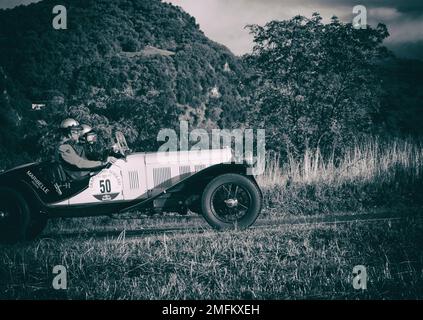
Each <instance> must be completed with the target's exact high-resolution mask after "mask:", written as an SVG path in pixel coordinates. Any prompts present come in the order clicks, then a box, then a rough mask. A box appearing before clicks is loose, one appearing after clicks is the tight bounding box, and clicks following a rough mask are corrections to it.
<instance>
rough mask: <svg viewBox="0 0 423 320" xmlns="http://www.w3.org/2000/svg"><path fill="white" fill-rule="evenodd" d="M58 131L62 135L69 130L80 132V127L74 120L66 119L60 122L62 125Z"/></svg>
mask: <svg viewBox="0 0 423 320" xmlns="http://www.w3.org/2000/svg"><path fill="white" fill-rule="evenodd" d="M60 129H61V130H62V131H63V132H64V133H69V132H70V131H71V130H79V131H81V130H82V127H81V126H80V125H79V122H78V121H76V120H75V119H71V118H68V119H65V120H63V121H62V123H61V124H60Z"/></svg>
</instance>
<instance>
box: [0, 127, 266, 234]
mask: <svg viewBox="0 0 423 320" xmlns="http://www.w3.org/2000/svg"><path fill="white" fill-rule="evenodd" d="M116 140H117V144H116V146H117V147H116V148H117V151H118V152H119V153H120V154H122V155H123V156H122V158H121V159H119V160H118V161H117V162H116V163H115V164H113V165H111V166H108V167H106V168H104V169H102V170H100V171H97V172H91V174H90V175H88V176H87V177H86V178H84V179H82V180H78V181H72V180H70V179H69V178H68V177H67V175H66V174H64V171H63V168H62V167H61V165H60V164H59V163H52V162H41V163H31V164H27V165H23V166H19V167H16V168H13V169H11V170H8V171H6V172H3V173H2V174H1V175H0V241H2V242H17V241H21V240H30V239H33V238H35V237H36V236H38V235H39V234H40V233H41V232H42V230H43V229H44V227H45V225H46V223H47V220H48V219H50V218H56V217H87V216H96V215H111V214H116V213H123V212H128V211H134V210H147V209H149V210H147V211H153V212H154V211H157V210H159V211H164V212H178V213H180V214H186V213H187V212H188V210H190V211H192V212H195V213H199V214H202V215H203V216H204V218H205V219H206V220H207V222H208V223H209V224H210V225H211V226H212V227H214V228H216V229H230V228H234V227H238V228H248V227H249V226H251V225H252V224H253V223H254V222H255V220H256V219H257V217H258V216H259V214H260V211H261V207H262V194H261V191H260V188H259V187H258V185H257V183H256V181H255V179H254V177H253V176H251V175H248V174H247V173H248V165H247V164H236V163H234V162H233V161H232V160H233V159H232V151H231V149H219V150H203V151H180V152H163V153H161V152H157V153H132V154H130V153H129V152H128V150H129V149H128V147H127V144H126V141H125V138H124V136H123V135H122V134H121V133H117V134H116ZM128 153H129V154H128ZM151 209H153V210H151Z"/></svg>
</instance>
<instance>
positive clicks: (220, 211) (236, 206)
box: [201, 174, 262, 230]
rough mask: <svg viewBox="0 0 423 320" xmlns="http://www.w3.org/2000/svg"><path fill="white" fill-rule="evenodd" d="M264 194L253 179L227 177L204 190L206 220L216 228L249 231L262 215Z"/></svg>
mask: <svg viewBox="0 0 423 320" xmlns="http://www.w3.org/2000/svg"><path fill="white" fill-rule="evenodd" d="M261 205H262V197H261V192H260V189H259V188H258V186H257V185H256V184H255V183H254V181H252V180H251V179H249V178H247V177H245V176H243V175H240V174H224V175H221V176H218V177H216V178H215V179H213V180H212V181H211V182H210V183H209V184H208V185H207V186H206V188H205V189H204V192H203V196H202V199H201V207H202V213H203V216H204V218H205V219H206V220H207V222H208V223H209V224H210V225H211V226H212V227H213V228H215V229H218V230H224V229H233V228H240V229H245V228H248V227H249V226H251V225H252V224H253V223H254V222H255V221H256V219H257V217H258V216H259V214H260V211H261Z"/></svg>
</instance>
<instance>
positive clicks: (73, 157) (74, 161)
mask: <svg viewBox="0 0 423 320" xmlns="http://www.w3.org/2000/svg"><path fill="white" fill-rule="evenodd" d="M59 151H60V156H61V157H62V159H63V160H64V161H66V162H67V163H69V164H71V165H74V166H75V167H77V168H78V169H96V168H100V167H104V166H105V165H106V164H107V163H106V162H101V161H91V160H87V159H84V158H82V157H80V156H79V155H78V154H77V153H76V152H75V150H74V148H72V146H70V145H68V144H64V145H61V146H60V147H59Z"/></svg>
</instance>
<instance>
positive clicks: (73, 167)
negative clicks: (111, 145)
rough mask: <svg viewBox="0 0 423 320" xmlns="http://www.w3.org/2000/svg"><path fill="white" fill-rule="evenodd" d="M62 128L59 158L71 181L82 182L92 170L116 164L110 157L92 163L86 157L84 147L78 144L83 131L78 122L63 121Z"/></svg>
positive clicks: (71, 120) (114, 159) (72, 120)
mask: <svg viewBox="0 0 423 320" xmlns="http://www.w3.org/2000/svg"><path fill="white" fill-rule="evenodd" d="M60 128H61V130H62V135H63V139H62V141H61V142H60V145H59V147H58V152H57V158H58V161H59V162H60V163H61V164H62V166H63V169H64V171H65V172H66V173H67V174H68V175H69V176H70V177H71V179H73V180H81V179H83V178H85V177H87V176H89V174H90V172H91V170H97V169H102V168H104V167H105V166H106V165H107V164H108V163H111V164H114V163H115V162H116V161H117V159H116V158H114V157H108V158H107V160H106V161H91V160H88V159H87V158H86V157H85V151H84V148H83V146H82V145H81V144H78V141H79V138H80V135H81V130H82V127H81V126H80V125H79V123H78V121H76V120H74V119H66V120H63V121H62V123H61V125H60Z"/></svg>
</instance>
